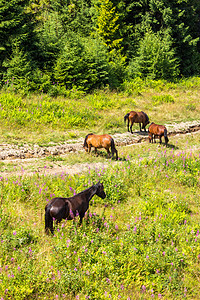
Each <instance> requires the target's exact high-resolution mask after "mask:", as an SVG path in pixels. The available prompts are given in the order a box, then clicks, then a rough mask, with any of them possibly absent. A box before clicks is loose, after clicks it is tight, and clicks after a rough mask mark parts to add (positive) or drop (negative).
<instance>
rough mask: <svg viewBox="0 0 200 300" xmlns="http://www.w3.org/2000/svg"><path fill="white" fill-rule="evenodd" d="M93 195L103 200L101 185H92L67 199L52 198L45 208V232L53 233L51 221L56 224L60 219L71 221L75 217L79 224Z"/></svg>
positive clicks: (104, 195) (103, 194) (103, 193)
mask: <svg viewBox="0 0 200 300" xmlns="http://www.w3.org/2000/svg"><path fill="white" fill-rule="evenodd" d="M94 195H97V196H99V197H100V198H102V199H104V198H105V197H106V194H105V192H104V187H103V183H100V182H98V183H97V184H94V185H92V186H91V187H89V188H87V189H86V190H84V191H82V192H80V193H79V194H77V195H75V196H73V197H69V198H61V197H59V198H53V199H51V201H50V202H49V203H48V204H47V205H46V207H45V231H46V233H49V230H50V231H51V233H53V232H54V228H53V219H55V220H56V222H57V223H59V222H61V220H62V219H67V220H72V219H74V218H75V217H76V216H78V215H79V216H80V224H81V223H82V219H83V217H84V215H85V213H86V211H87V210H88V208H89V201H90V200H91V199H92V197H93V196H94Z"/></svg>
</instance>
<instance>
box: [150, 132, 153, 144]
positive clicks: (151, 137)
mask: <svg viewBox="0 0 200 300" xmlns="http://www.w3.org/2000/svg"><path fill="white" fill-rule="evenodd" d="M149 143H153V135H152V134H151V133H149Z"/></svg>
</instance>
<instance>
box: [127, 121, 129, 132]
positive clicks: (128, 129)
mask: <svg viewBox="0 0 200 300" xmlns="http://www.w3.org/2000/svg"><path fill="white" fill-rule="evenodd" d="M127 128H128V132H129V119H128V124H127Z"/></svg>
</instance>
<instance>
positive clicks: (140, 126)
mask: <svg viewBox="0 0 200 300" xmlns="http://www.w3.org/2000/svg"><path fill="white" fill-rule="evenodd" d="M139 125H140V131H142V129H141V123H139Z"/></svg>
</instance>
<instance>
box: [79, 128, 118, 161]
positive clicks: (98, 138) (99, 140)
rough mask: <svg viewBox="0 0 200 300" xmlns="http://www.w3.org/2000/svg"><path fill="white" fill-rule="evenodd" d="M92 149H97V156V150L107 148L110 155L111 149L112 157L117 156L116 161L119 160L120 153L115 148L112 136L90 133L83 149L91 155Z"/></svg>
mask: <svg viewBox="0 0 200 300" xmlns="http://www.w3.org/2000/svg"><path fill="white" fill-rule="evenodd" d="M92 147H94V149H95V154H96V153H97V148H105V149H106V150H107V153H108V155H110V150H109V149H110V148H111V153H112V157H113V156H114V154H116V160H118V152H117V149H116V148H115V142H114V140H113V138H112V137H111V136H110V135H108V134H101V135H98V134H93V133H89V134H88V135H86V137H85V140H84V144H83V148H84V149H85V151H86V152H87V151H88V152H89V153H90V151H91V148H92Z"/></svg>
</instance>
